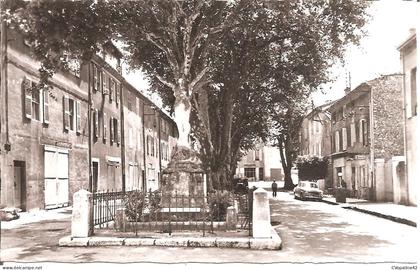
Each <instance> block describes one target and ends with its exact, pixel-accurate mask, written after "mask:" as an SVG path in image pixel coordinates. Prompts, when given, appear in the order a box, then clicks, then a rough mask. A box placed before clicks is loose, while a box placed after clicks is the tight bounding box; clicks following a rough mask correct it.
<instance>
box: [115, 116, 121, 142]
mask: <svg viewBox="0 0 420 270" xmlns="http://www.w3.org/2000/svg"><path fill="white" fill-rule="evenodd" d="M115 131H116V134H115V137H116V138H115V141H116V142H117V144H120V138H121V129H120V120H118V119H115Z"/></svg>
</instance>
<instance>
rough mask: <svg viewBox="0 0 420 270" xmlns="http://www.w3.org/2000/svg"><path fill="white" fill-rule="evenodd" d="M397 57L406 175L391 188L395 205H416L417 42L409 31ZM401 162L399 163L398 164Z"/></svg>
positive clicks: (417, 172)
mask: <svg viewBox="0 0 420 270" xmlns="http://www.w3.org/2000/svg"><path fill="white" fill-rule="evenodd" d="M399 51H400V56H401V66H402V71H403V74H404V89H403V99H404V100H403V108H404V112H405V115H404V139H405V158H406V173H405V177H401V181H399V182H397V183H396V184H395V189H396V190H398V191H399V192H398V193H396V194H395V196H394V201H395V202H396V203H405V204H410V205H417V189H418V184H417V182H418V176H419V169H418V159H419V151H420V150H419V147H418V125H419V124H418V121H419V118H418V116H417V114H418V104H419V95H418V87H417V81H418V79H419V78H418V77H419V74H418V72H417V57H418V56H417V38H416V32H415V30H414V29H413V30H412V31H411V34H410V36H409V38H408V39H407V40H406V41H405V42H404V43H403V44H402V45H401V46H400V47H399ZM401 162H402V161H401Z"/></svg>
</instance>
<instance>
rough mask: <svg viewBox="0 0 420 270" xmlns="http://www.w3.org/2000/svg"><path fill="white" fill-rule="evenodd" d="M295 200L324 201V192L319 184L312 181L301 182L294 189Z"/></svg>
mask: <svg viewBox="0 0 420 270" xmlns="http://www.w3.org/2000/svg"><path fill="white" fill-rule="evenodd" d="M293 194H294V195H295V199H301V200H306V199H315V200H322V196H323V192H322V190H320V189H319V187H318V184H317V183H314V182H311V181H300V182H299V183H298V185H297V186H296V187H295V188H294V189H293Z"/></svg>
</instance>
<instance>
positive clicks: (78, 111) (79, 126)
mask: <svg viewBox="0 0 420 270" xmlns="http://www.w3.org/2000/svg"><path fill="white" fill-rule="evenodd" d="M81 110H82V103H81V102H80V101H76V133H77V134H81V131H82V119H81V114H82V111H81Z"/></svg>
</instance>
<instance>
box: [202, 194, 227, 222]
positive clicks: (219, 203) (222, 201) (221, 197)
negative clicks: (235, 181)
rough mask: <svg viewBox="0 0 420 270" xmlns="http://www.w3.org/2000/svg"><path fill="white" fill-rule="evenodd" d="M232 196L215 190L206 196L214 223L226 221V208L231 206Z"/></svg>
mask: <svg viewBox="0 0 420 270" xmlns="http://www.w3.org/2000/svg"><path fill="white" fill-rule="evenodd" d="M232 198H233V196H232V194H231V193H230V192H228V191H226V190H223V191H222V190H217V191H215V192H213V193H210V194H209V196H208V202H207V203H208V205H209V207H210V213H211V217H212V219H213V220H215V221H223V220H225V219H226V212H227V208H228V207H229V206H231V205H233V201H232Z"/></svg>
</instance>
